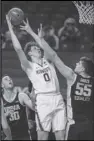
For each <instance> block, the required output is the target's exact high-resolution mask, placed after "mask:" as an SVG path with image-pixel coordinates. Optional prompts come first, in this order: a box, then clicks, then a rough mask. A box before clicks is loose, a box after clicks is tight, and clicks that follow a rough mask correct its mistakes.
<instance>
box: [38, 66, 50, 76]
mask: <svg viewBox="0 0 94 141" xmlns="http://www.w3.org/2000/svg"><path fill="white" fill-rule="evenodd" d="M49 70H50V68H49V67H47V68H44V69H39V70H36V73H37V74H41V73H46V72H48V71H49Z"/></svg>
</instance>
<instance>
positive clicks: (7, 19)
mask: <svg viewBox="0 0 94 141" xmlns="http://www.w3.org/2000/svg"><path fill="white" fill-rule="evenodd" d="M6 21H7V24H8V27H9V29H10V30H11V29H12V28H13V26H12V24H11V19H10V18H9V16H8V15H6Z"/></svg>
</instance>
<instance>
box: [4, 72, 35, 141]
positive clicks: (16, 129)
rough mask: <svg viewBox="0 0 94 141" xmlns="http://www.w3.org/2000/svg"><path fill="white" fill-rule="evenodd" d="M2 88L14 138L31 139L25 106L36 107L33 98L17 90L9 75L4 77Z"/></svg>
mask: <svg viewBox="0 0 94 141" xmlns="http://www.w3.org/2000/svg"><path fill="white" fill-rule="evenodd" d="M2 88H3V94H2V101H3V105H4V113H5V115H6V117H7V121H8V124H9V126H10V129H11V133H12V139H13V140H30V135H29V133H28V122H27V116H26V108H25V106H27V107H29V108H30V109H34V108H33V105H32V101H31V99H30V98H29V97H28V96H27V94H25V93H22V92H20V93H19V91H18V90H17V89H16V90H15V87H14V85H13V81H12V79H11V78H10V77H9V76H8V75H5V76H4V77H3V78H2Z"/></svg>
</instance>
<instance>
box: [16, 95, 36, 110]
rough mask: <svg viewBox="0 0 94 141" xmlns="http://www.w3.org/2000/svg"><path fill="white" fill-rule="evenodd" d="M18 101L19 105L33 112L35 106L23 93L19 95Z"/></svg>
mask: <svg viewBox="0 0 94 141" xmlns="http://www.w3.org/2000/svg"><path fill="white" fill-rule="evenodd" d="M19 101H20V103H21V105H24V106H26V107H28V108H29V109H31V110H33V111H35V104H34V103H33V102H32V100H31V99H30V98H29V96H28V95H27V94H25V93H19Z"/></svg>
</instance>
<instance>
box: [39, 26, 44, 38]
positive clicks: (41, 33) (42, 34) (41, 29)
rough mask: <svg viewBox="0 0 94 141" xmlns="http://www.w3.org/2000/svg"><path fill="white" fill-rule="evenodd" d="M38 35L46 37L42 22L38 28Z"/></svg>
mask: <svg viewBox="0 0 94 141" xmlns="http://www.w3.org/2000/svg"><path fill="white" fill-rule="evenodd" d="M38 36H39V37H40V38H43V37H44V33H43V28H42V24H40V28H38Z"/></svg>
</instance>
